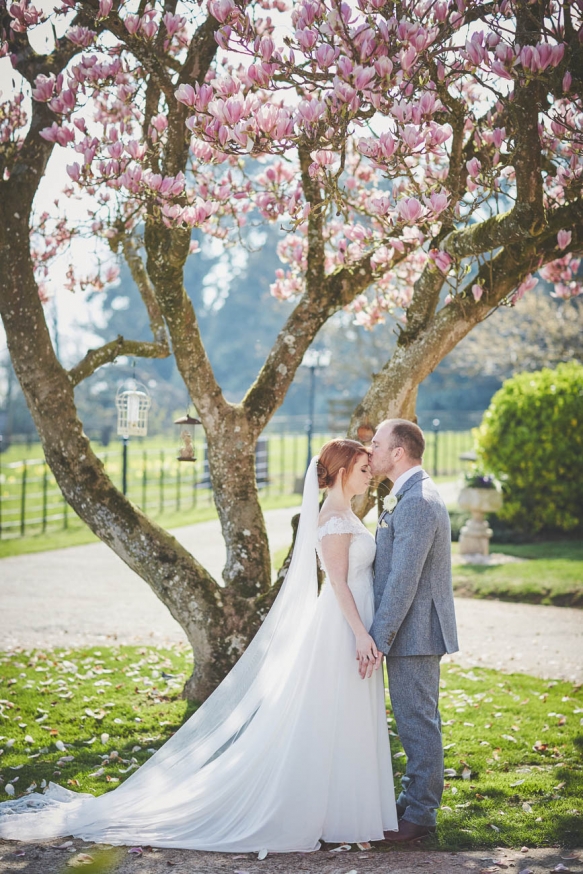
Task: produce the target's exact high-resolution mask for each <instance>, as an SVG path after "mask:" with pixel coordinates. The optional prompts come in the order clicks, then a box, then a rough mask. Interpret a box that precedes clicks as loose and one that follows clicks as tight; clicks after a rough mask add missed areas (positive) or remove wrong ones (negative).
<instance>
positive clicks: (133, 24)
mask: <svg viewBox="0 0 583 874" xmlns="http://www.w3.org/2000/svg"><path fill="white" fill-rule="evenodd" d="M124 27H125V29H126V30H127V32H128V33H129V34H132V35H133V34H135V33H137V32H138V29H139V27H140V16H139V15H126V17H125V19H124Z"/></svg>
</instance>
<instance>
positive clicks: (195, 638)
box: [0, 205, 269, 700]
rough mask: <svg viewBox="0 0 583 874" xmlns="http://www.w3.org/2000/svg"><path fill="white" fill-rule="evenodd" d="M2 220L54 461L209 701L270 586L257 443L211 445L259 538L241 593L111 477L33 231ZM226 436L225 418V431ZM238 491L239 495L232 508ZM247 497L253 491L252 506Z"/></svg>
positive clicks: (13, 327)
mask: <svg viewBox="0 0 583 874" xmlns="http://www.w3.org/2000/svg"><path fill="white" fill-rule="evenodd" d="M4 206H5V205H4ZM1 209H2V207H0V210H1ZM3 211H4V212H6V210H5V209H4V210H3ZM1 218H3V219H4V221H3V222H2V223H1V224H0V227H2V228H4V229H7V230H8V232H9V233H8V234H7V235H6V236H5V237H4V238H3V239H0V243H1V244H2V245H0V275H2V293H1V296H0V314H1V316H2V321H3V323H4V328H5V331H6V336H7V341H8V348H9V351H10V356H11V359H12V362H13V365H14V369H15V372H16V374H17V376H18V379H19V381H20V384H21V386H22V390H23V392H24V395H25V398H26V401H27V403H28V406H29V408H30V411H31V414H32V416H33V419H34V422H35V425H36V427H37V430H38V433H39V437H40V439H41V442H42V445H43V449H44V452H45V457H46V460H47V463H48V464H49V467H50V468H51V470H52V471H53V473H54V475H55V478H56V479H57V482H58V483H59V486H60V488H61V491H62V492H63V495H64V497H65V499H66V500H67V502H68V503H69V504H70V505H71V507H73V509H74V510H75V511H76V513H77V514H78V515H79V516H80V518H81V519H82V520H83V521H84V522H85V523H86V524H87V525H88V526H89V528H90V529H91V530H92V531H93V532H94V534H96V535H97V536H98V537H99V538H100V540H102V541H103V542H104V543H106V544H107V545H108V546H109V547H110V548H111V549H113V550H114V552H115V553H116V554H117V555H118V556H119V557H120V558H121V559H122V560H123V561H124V562H125V563H126V564H127V565H128V566H129V567H130V568H131V569H132V570H134V571H135V572H136V573H137V574H139V575H140V576H141V577H142V578H143V579H144V580H146V582H147V583H148V584H149V585H150V587H151V588H152V590H153V591H154V592H155V594H156V595H157V596H158V597H159V598H160V600H161V601H162V602H163V603H164V604H165V605H166V606H167V607H168V609H169V610H170V613H171V614H172V616H173V617H174V618H175V619H176V621H177V622H179V624H180V625H181V626H182V628H183V629H184V631H185V633H186V635H187V637H188V640H189V642H190V644H191V646H192V649H193V653H194V670H193V674H192V676H191V678H190V679H189V681H188V683H187V685H186V690H185V691H186V694H187V695H188V697H192V698H195V699H197V700H204V699H205V698H206V697H207V696H208V695H209V694H210V693H211V692H212V691H213V689H214V688H216V686H217V684H218V683H219V682H220V681H221V679H222V678H223V677H224V676H225V674H226V673H227V671H228V670H229V669H230V667H231V666H232V664H233V663H234V661H235V660H236V659H237V658H238V657H239V655H240V654H241V652H242V650H243V649H244V648H245V646H246V645H247V643H248V642H249V639H250V637H251V636H252V634H253V633H254V631H255V630H256V628H257V626H258V624H259V622H260V619H259V618H258V614H257V609H256V605H255V603H254V597H253V596H257V594H258V593H259V592H260V590H261V591H262V592H263V591H264V590H265V588H266V587H267V586H268V585H269V550H268V547H267V537H266V534H265V527H264V522H263V518H262V516H261V510H260V508H259V504H258V500H257V493H256V488H255V484H254V468H253V453H252V450H250V449H249V450H245V448H244V447H243V446H242V445H241V446H239V444H238V443H237V441H233V439H232V438H231V445H230V446H229V444H228V443H227V444H226V445H222V446H221V447H220V449H219V447H218V441H215V446H214V448H213V449H211V451H210V456H211V466H213V467H214V468H215V469H216V468H217V466H219V465H222V467H223V468H224V469H225V471H227V480H226V482H225V483H224V484H223V487H222V490H221V493H222V494H221V509H220V512H222V514H223V516H224V518H225V520H227V521H228V514H229V513H230V512H233V509H234V511H236V512H238V513H240V517H241V520H242V522H243V523H244V524H245V525H247V526H249V528H248V530H249V531H250V532H252V533H253V534H254V535H257V537H258V540H259V541H260V542H261V549H260V550H257V552H258V556H256V561H257V563H258V566H260V567H261V574H260V575H258V576H257V578H256V581H255V584H254V586H249V587H248V591H247V592H244V593H243V594H240V593H237V592H236V590H235V589H233V588H229V589H221V588H220V587H219V586H218V585H217V583H216V581H215V580H214V579H213V578H212V577H211V576H210V575H209V574H208V572H207V571H206V570H205V569H204V568H203V567H202V565H200V564H199V563H198V562H197V561H196V560H195V559H194V558H193V557H192V556H191V555H190V553H189V552H188V551H187V550H186V549H184V547H183V546H181V545H180V543H178V541H177V540H176V539H175V538H174V537H173V536H172V535H171V534H169V533H168V532H167V531H165V530H164V529H163V528H161V527H160V526H159V525H156V523H155V522H152V521H151V520H150V519H149V518H148V517H147V516H146V515H145V514H144V513H142V512H141V511H140V510H139V509H138V508H137V507H136V506H134V504H132V503H131V502H130V501H129V500H127V499H126V498H125V497H124V496H123V495H122V494H121V493H120V492H119V491H118V490H117V489H116V488H115V487H114V485H113V484H112V483H111V481H110V479H109V477H108V476H107V474H106V473H105V470H104V467H103V464H102V462H101V460H100V459H99V458H98V457H97V456H96V455H95V454H94V452H93V450H92V448H91V445H90V442H89V440H88V438H87V436H86V435H85V434H84V433H83V429H82V423H81V422H80V420H79V419H78V417H77V412H76V408H75V402H74V391H73V386H72V384H71V381H70V379H69V377H68V374H67V372H66V371H65V370H64V369H63V367H62V366H61V364H60V363H59V361H58V360H57V358H56V356H55V354H54V350H53V347H52V343H51V339H50V335H49V332H48V329H47V325H46V321H45V318H44V312H43V307H42V304H41V301H40V299H39V295H38V289H37V286H36V282H35V279H34V275H33V269H32V263H31V260H30V256H29V251H28V228H27V227H26V224H25V222H24V220H23V219H22V218H20V217H16V218H13V217H11V216H6V215H4V216H0V219H1ZM14 223H17V224H18V227H16V228H15V227H14ZM228 435H229V430H228V423H225V425H224V429H223V432H222V435H221V436H223V437H224V438H227V437H228ZM242 443H243V441H241V444H242ZM233 444H234V445H233ZM227 461H229V463H227ZM237 478H239V481H237ZM231 492H233V493H234V494H235V499H234V500H233V501H232V502H231V504H230V505H229V500H228V496H229V494H230V493H231ZM246 495H250V499H249V500H248V504H245V496H246ZM258 516H259V519H258V518H257V517H258ZM227 527H228V525H227ZM229 530H230V529H229ZM250 539H251V538H250ZM243 548H244V545H243V544H241V543H238V542H237V539H236V536H235V534H233V537H232V540H231V543H230V549H231V551H232V552H233V553H234V554H235V556H236V555H238V554H239V551H240V550H242V549H243ZM251 551H252V550H251Z"/></svg>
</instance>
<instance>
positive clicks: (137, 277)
mask: <svg viewBox="0 0 583 874" xmlns="http://www.w3.org/2000/svg"><path fill="white" fill-rule="evenodd" d="M122 248H123V254H124V258H125V260H126V262H127V265H128V267H129V268H130V271H131V274H132V277H133V280H134V282H135V283H136V285H137V287H138V290H139V292H140V295H141V297H142V300H143V301H144V305H145V307H146V309H147V311H148V317H149V319H150V328H151V330H152V336H153V337H154V340H155V341H156V344H157V345H159V346H160V347H165V348H166V354H167V355H168V354H170V349H169V347H168V334H167V332H166V325H165V324H164V317H163V315H162V311H161V309H160V305H159V303H158V301H157V300H156V294H155V291H154V287H153V285H152V283H151V281H150V277H149V276H148V272H147V270H146V266H145V264H144V262H143V261H142V258H141V256H140V253H139V247H138V242H137V240H136V239H135V237H131V236H124V238H123V243H122ZM161 357H164V356H161Z"/></svg>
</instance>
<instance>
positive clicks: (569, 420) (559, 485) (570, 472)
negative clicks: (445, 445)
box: [474, 362, 583, 532]
mask: <svg viewBox="0 0 583 874" xmlns="http://www.w3.org/2000/svg"><path fill="white" fill-rule="evenodd" d="M582 426H583V366H581V365H580V364H577V363H575V362H572V363H569V364H560V365H559V366H558V367H557V369H556V370H549V369H547V368H544V369H543V370H539V371H537V372H535V373H520V374H518V375H517V376H514V377H513V378H512V379H509V380H507V381H506V382H505V383H504V385H503V386H502V388H501V389H500V390H499V391H498V392H497V393H496V394H495V395H494V397H493V398H492V402H491V404H490V407H489V409H488V410H486V412H485V414H484V418H483V420H482V423H481V425H480V427H479V428H477V429H475V431H474V437H475V440H476V452H477V455H478V459H479V462H480V463H481V464H482V465H483V466H484V468H487V469H488V470H490V471H492V472H493V473H494V474H495V475H496V476H497V477H498V478H500V479H501V480H502V481H503V482H504V506H503V508H502V510H501V511H500V514H499V515H500V518H501V519H504V520H506V521H507V522H509V523H511V524H512V525H513V526H514V527H516V528H518V529H520V530H523V531H526V530H529V531H531V532H535V531H540V530H541V529H542V528H545V529H558V530H561V531H572V530H573V529H574V528H577V527H578V526H579V525H581V523H582V522H583V433H582V431H581V428H582Z"/></svg>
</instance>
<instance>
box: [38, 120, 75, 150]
mask: <svg viewBox="0 0 583 874" xmlns="http://www.w3.org/2000/svg"><path fill="white" fill-rule="evenodd" d="M40 135H41V137H42V138H43V140H46V141H47V142H49V143H58V144H59V145H60V146H66V145H68V144H69V143H72V142H73V141H74V140H75V131H74V130H73V128H71V127H65V126H63V127H59V125H58V124H57V123H56V122H55V121H54V122H53V123H52V125H51V126H50V127H45V128H43V129H42V130H41V131H40Z"/></svg>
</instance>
